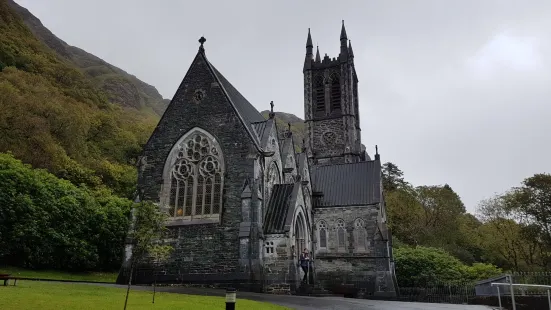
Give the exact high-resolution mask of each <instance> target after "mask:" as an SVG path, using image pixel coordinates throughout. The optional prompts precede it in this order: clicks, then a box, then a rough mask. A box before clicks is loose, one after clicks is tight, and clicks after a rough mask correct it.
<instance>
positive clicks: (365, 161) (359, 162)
mask: <svg viewBox="0 0 551 310" xmlns="http://www.w3.org/2000/svg"><path fill="white" fill-rule="evenodd" d="M374 162H375V160H364V161H358V162H355V163H336V164H330V165H317V166H316V165H314V166H313V168H321V167H332V166H344V165H356V164H363V163H374Z"/></svg>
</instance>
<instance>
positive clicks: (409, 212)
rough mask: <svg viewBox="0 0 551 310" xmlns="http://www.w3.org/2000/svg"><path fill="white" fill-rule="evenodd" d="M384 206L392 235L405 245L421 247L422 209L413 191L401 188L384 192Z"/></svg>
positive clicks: (422, 233)
mask: <svg viewBox="0 0 551 310" xmlns="http://www.w3.org/2000/svg"><path fill="white" fill-rule="evenodd" d="M385 205H386V209H387V214H388V225H389V227H390V229H391V230H392V235H393V236H394V237H395V238H397V239H398V240H400V241H401V242H404V243H406V244H409V245H421V244H422V241H423V238H422V236H423V235H424V232H423V231H422V230H421V227H423V225H422V223H423V221H424V219H423V208H422V206H421V204H420V203H419V201H418V200H417V197H416V193H415V191H414V190H408V189H406V188H401V189H395V190H393V191H390V192H386V194H385Z"/></svg>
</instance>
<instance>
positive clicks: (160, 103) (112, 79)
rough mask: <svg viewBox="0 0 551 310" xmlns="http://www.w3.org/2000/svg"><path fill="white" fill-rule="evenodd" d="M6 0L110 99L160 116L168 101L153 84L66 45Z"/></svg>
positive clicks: (39, 35) (26, 13)
mask: <svg viewBox="0 0 551 310" xmlns="http://www.w3.org/2000/svg"><path fill="white" fill-rule="evenodd" d="M7 3H8V4H9V5H10V7H12V8H13V9H14V10H15V11H16V12H17V14H18V15H19V16H20V17H21V18H22V19H23V22H24V23H25V25H27V27H28V28H29V29H30V30H31V32H32V33H33V34H34V35H35V37H36V38H38V39H39V40H40V41H41V42H42V43H44V44H45V45H46V46H48V47H49V48H50V49H52V50H53V51H54V52H55V53H56V54H57V55H58V56H59V57H60V58H61V59H64V60H67V61H69V62H70V63H71V64H73V65H74V66H76V67H78V68H80V69H81V70H82V72H83V73H84V74H85V75H86V76H87V77H89V78H90V79H91V81H92V82H93V84H94V86H96V87H98V88H99V89H101V90H103V91H104V92H105V93H106V95H107V97H108V99H109V101H110V102H112V103H115V104H119V105H121V106H125V107H134V108H137V109H140V110H144V109H151V110H153V111H154V112H155V113H156V114H158V115H159V116H160V115H162V114H163V112H164V110H165V109H166V107H167V106H168V103H169V102H170V100H168V99H163V97H162V96H161V95H160V94H159V92H158V91H157V89H156V88H155V87H153V86H151V85H149V84H147V83H144V82H142V81H140V80H139V79H137V78H136V77H135V76H133V75H130V74H128V73H126V72H125V71H124V70H122V69H119V68H117V67H115V66H113V65H111V64H109V63H107V62H105V61H103V60H102V59H100V58H98V57H96V56H94V55H92V54H90V53H88V52H86V51H84V50H82V49H80V48H78V47H74V46H70V45H68V44H67V43H65V42H64V41H63V40H61V39H59V38H58V37H57V36H55V35H54V34H53V33H52V32H51V31H50V30H48V29H47V28H46V27H44V25H42V23H41V22H40V20H39V19H38V18H36V17H35V16H34V15H32V14H31V13H30V12H29V11H28V10H27V9H26V8H24V7H22V6H20V5H18V4H17V3H15V2H13V1H12V0H7Z"/></svg>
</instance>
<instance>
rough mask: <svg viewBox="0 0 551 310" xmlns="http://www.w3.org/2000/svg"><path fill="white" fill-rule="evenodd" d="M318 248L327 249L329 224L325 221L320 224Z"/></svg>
mask: <svg viewBox="0 0 551 310" xmlns="http://www.w3.org/2000/svg"><path fill="white" fill-rule="evenodd" d="M318 247H319V248H320V249H327V224H326V223H325V221H320V222H319V223H318Z"/></svg>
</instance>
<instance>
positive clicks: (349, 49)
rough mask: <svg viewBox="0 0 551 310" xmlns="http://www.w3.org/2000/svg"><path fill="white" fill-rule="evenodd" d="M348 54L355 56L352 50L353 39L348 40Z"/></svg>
mask: <svg viewBox="0 0 551 310" xmlns="http://www.w3.org/2000/svg"><path fill="white" fill-rule="evenodd" d="M348 56H350V57H351V58H352V57H354V52H353V51H352V41H351V40H348Z"/></svg>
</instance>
